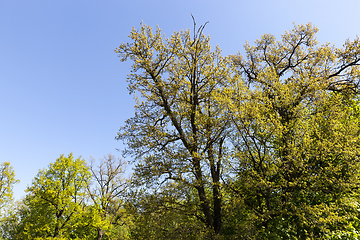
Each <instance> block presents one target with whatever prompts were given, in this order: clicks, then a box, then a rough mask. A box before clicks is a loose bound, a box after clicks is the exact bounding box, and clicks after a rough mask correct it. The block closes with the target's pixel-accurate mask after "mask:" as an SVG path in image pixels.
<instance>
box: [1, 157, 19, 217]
mask: <svg viewBox="0 0 360 240" xmlns="http://www.w3.org/2000/svg"><path fill="white" fill-rule="evenodd" d="M18 182H19V180H17V179H15V172H14V170H13V168H12V166H10V163H9V162H4V163H1V164H0V211H1V210H2V208H3V207H4V206H5V204H7V203H8V202H10V201H11V200H12V197H13V186H14V184H15V183H18Z"/></svg>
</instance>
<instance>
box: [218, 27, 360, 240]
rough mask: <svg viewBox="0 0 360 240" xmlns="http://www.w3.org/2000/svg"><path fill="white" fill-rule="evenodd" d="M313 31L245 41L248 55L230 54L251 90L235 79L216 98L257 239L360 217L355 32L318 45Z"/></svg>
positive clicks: (305, 233) (358, 46)
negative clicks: (359, 210)
mask: <svg viewBox="0 0 360 240" xmlns="http://www.w3.org/2000/svg"><path fill="white" fill-rule="evenodd" d="M317 31H318V30H317V28H316V27H313V26H312V25H311V24H307V25H299V26H295V27H294V29H293V30H291V31H289V32H285V34H283V35H282V39H281V41H276V40H275V38H274V36H272V35H270V34H266V35H263V36H262V38H261V39H260V40H257V41H256V42H255V45H254V46H251V45H250V44H246V45H245V52H246V56H247V59H245V58H244V57H243V56H241V55H240V54H239V55H236V56H233V62H234V64H235V65H236V66H237V68H238V72H239V73H240V74H241V76H242V80H241V81H243V83H245V84H246V85H247V86H248V88H247V89H246V90H244V88H242V89H239V87H238V83H234V84H233V86H232V87H231V88H228V89H227V90H226V91H225V94H224V98H223V100H224V106H226V108H227V110H228V111H229V113H231V116H232V128H233V130H234V131H232V133H233V134H232V142H233V146H234V160H235V161H234V169H235V171H234V173H236V175H237V178H236V180H235V181H233V180H232V179H229V181H228V182H229V183H230V182H231V183H232V184H228V186H229V187H230V188H231V189H232V190H233V191H234V192H235V193H236V194H237V196H238V197H240V198H241V199H243V200H244V204H245V205H246V208H247V209H249V212H250V213H251V214H253V216H255V217H253V218H252V219H253V220H254V219H256V220H254V222H255V223H256V224H257V227H258V233H259V232H261V231H263V232H264V234H265V235H263V236H262V237H263V238H271V237H274V236H275V235H276V234H278V235H277V236H281V237H283V238H289V236H291V237H293V238H296V239H297V238H299V239H306V238H307V237H312V238H314V237H315V238H318V237H320V236H323V234H324V233H326V231H330V230H343V229H344V228H346V227H348V226H349V225H348V224H347V223H350V222H352V221H353V220H354V219H356V218H357V216H356V214H355V213H356V209H355V207H356V204H357V203H356V202H358V200H356V198H358V186H359V183H360V182H359V176H360V175H359V169H360V168H359V167H360V166H359V155H360V148H359V144H358V143H359V140H360V139H359V133H360V128H359V121H358V118H359V111H358V109H359V108H358V107H356V105H357V104H358V101H357V100H356V94H357V93H358V84H359V76H360V71H359V63H360V39H359V38H357V39H355V40H354V41H349V40H348V41H346V43H345V44H344V48H341V49H340V48H335V47H334V46H331V45H329V44H325V45H321V46H319V45H317V41H316V37H315V34H316V32H317ZM243 83H241V84H243ZM354 201H355V202H354ZM246 208H244V209H246ZM351 212H352V214H350V213H351Z"/></svg>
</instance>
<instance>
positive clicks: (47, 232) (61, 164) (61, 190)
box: [19, 154, 91, 239]
mask: <svg viewBox="0 0 360 240" xmlns="http://www.w3.org/2000/svg"><path fill="white" fill-rule="evenodd" d="M90 177H91V175H90V172H89V170H88V168H87V166H86V164H85V161H84V160H82V159H80V158H78V159H74V157H73V155H72V154H70V155H69V156H67V157H65V156H64V155H61V156H60V158H58V159H57V160H56V161H55V163H51V164H50V166H49V168H48V169H44V170H40V171H39V173H38V174H37V176H36V177H35V178H34V180H33V182H32V185H31V186H30V187H28V189H27V193H28V194H27V196H26V197H25V199H24V201H23V202H24V210H23V211H24V212H23V213H22V220H21V224H22V227H23V229H22V232H21V233H19V234H20V235H21V236H22V238H23V239H35V238H49V237H50V238H55V237H56V238H58V237H63V238H71V239H76V238H86V237H87V235H88V234H90V235H91V229H86V226H88V225H89V219H88V218H86V217H84V216H86V214H87V211H88V210H87V209H86V208H85V202H84V201H85V196H86V195H85V194H86V184H87V182H88V181H90ZM83 228H85V229H86V231H84V230H83Z"/></svg>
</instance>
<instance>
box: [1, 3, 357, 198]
mask: <svg viewBox="0 0 360 240" xmlns="http://www.w3.org/2000/svg"><path fill="white" fill-rule="evenodd" d="M359 11H360V2H359V1H358V0H342V1H329V0H327V1H325V0H312V1H308V0H305V1H292V0H274V1H271V0H252V1H249V0H248V1H242V0H237V1H235V0H234V1H227V0H222V1H213V0H207V1H205V0H204V1H203V0H192V1H190V0H181V1H180V0H178V1H172V0H141V1H140V0H133V1H124V0H123V1H120V0H118V1H115V0H106V1H100V0H98V1H92V0H86V1H85V0H71V1H70V0H61V1H60V0H41V1H40V0H32V1H29V0H18V1H17V0H11V1H7V0H0V162H5V161H9V162H10V163H11V165H12V166H13V167H14V169H15V172H16V176H17V178H18V179H20V181H21V182H20V184H17V185H16V186H15V188H14V191H15V198H16V199H19V198H20V197H21V196H24V195H25V193H24V190H25V189H26V186H27V185H29V184H31V180H32V178H33V177H34V176H35V175H36V174H37V172H38V170H39V169H42V168H44V167H47V166H48V164H49V163H50V162H54V161H55V160H56V158H58V157H59V156H60V154H63V153H64V154H65V155H67V154H69V153H70V152H73V153H74V155H75V156H80V155H81V156H82V157H83V158H85V159H87V160H88V159H89V158H90V156H92V157H94V158H96V159H98V158H101V157H103V156H104V155H106V154H108V153H112V154H114V155H115V156H118V157H120V155H121V154H120V153H119V152H117V151H116V148H122V147H123V146H122V144H121V143H120V142H117V141H116V140H115V136H116V133H117V131H118V129H119V127H120V126H122V125H123V124H124V121H125V120H126V119H127V118H130V117H132V115H133V113H134V112H133V105H134V101H133V97H132V96H131V95H129V94H128V91H127V83H126V76H127V74H128V73H129V71H130V65H131V62H127V63H120V62H119V58H118V57H117V55H116V54H115V53H114V51H113V50H114V49H115V48H116V47H118V46H119V45H120V44H121V43H124V42H128V41H129V39H128V37H127V36H128V34H129V33H130V31H131V28H132V27H133V26H135V28H139V27H140V23H141V21H143V22H144V23H145V24H147V25H150V26H153V27H156V26H157V25H158V26H159V27H160V28H161V29H162V30H163V33H165V34H167V35H170V34H171V33H172V32H173V31H179V30H182V29H187V28H192V19H191V14H193V15H194V16H195V18H196V22H197V23H198V24H199V25H200V24H203V23H205V22H207V21H209V23H208V25H207V26H206V28H205V31H204V33H205V34H206V35H210V37H211V39H212V40H211V44H212V45H213V46H215V45H219V46H220V48H221V49H223V53H224V55H227V54H235V53H237V52H238V51H240V52H241V51H242V49H243V44H244V43H245V41H246V40H248V41H249V42H250V43H252V42H253V41H254V40H256V39H257V38H259V37H260V36H261V35H262V34H264V33H271V34H274V35H275V36H276V37H278V38H279V37H280V36H281V33H283V32H284V31H286V30H289V29H291V28H292V26H293V22H295V23H296V24H300V23H308V22H312V23H313V24H314V25H316V26H318V27H319V29H320V31H319V33H318V40H319V41H320V43H325V42H331V43H334V44H335V45H336V46H337V47H341V46H342V44H343V43H344V42H345V40H346V39H347V38H350V39H354V38H355V37H356V35H357V34H360V24H359V23H360V21H359V17H358V16H359V15H358V12H359Z"/></svg>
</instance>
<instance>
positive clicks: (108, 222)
mask: <svg viewBox="0 0 360 240" xmlns="http://www.w3.org/2000/svg"><path fill="white" fill-rule="evenodd" d="M94 163H95V160H94V159H92V161H91V164H90V167H89V169H90V171H91V173H92V176H93V180H94V181H93V185H90V184H88V185H87V190H88V194H89V196H90V199H91V201H92V203H93V206H92V207H93V208H94V211H95V212H96V214H97V215H98V216H100V219H99V220H98V221H95V222H94V226H95V227H96V229H97V239H98V240H100V239H102V238H103V235H104V234H105V232H106V231H107V230H108V229H109V228H111V226H112V224H114V223H116V221H117V220H118V219H119V217H118V216H117V213H118V212H119V210H120V208H121V206H122V204H121V203H122V200H121V197H122V196H123V194H124V193H125V191H126V189H127V186H128V182H127V181H126V180H125V179H124V174H125V166H126V162H125V161H123V160H122V159H116V158H115V157H114V156H113V155H110V154H109V155H108V156H107V157H105V158H103V159H101V160H100V162H99V165H95V164H94Z"/></svg>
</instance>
